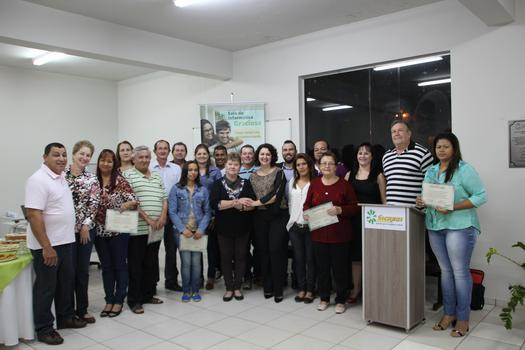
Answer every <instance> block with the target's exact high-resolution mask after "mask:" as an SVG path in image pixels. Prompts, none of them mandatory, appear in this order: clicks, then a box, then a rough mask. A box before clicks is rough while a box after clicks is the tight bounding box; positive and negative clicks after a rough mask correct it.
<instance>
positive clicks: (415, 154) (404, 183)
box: [383, 142, 433, 205]
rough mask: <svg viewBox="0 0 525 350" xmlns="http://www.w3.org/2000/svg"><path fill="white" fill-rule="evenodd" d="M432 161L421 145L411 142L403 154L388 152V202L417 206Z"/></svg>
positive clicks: (392, 150)
mask: <svg viewBox="0 0 525 350" xmlns="http://www.w3.org/2000/svg"><path fill="white" fill-rule="evenodd" d="M432 161H433V157H432V154H431V153H430V152H429V151H428V150H427V149H426V148H425V147H423V146H421V145H420V144H419V143H415V142H411V143H410V145H409V146H408V148H407V149H405V150H404V151H403V152H402V153H401V154H397V151H396V149H395V148H393V149H391V150H388V151H387V152H386V153H385V155H384V156H383V171H384V174H385V177H386V202H387V203H388V204H394V205H399V204H401V205H407V204H408V205H415V204H416V197H417V196H418V195H419V194H421V187H422V186H423V179H424V177H425V172H426V171H427V169H428V167H430V166H431V165H432Z"/></svg>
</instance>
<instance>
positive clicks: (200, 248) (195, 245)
mask: <svg viewBox="0 0 525 350" xmlns="http://www.w3.org/2000/svg"><path fill="white" fill-rule="evenodd" d="M207 247H208V236H206V235H203V236H202V237H201V238H200V239H194V238H193V237H190V238H188V237H186V236H184V235H183V234H182V233H181V235H180V244H179V250H180V251H184V250H187V251H190V252H205V251H206V248H207Z"/></svg>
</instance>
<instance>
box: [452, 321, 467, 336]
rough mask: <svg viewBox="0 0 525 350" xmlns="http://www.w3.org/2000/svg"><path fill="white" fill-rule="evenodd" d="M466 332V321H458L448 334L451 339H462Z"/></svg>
mask: <svg viewBox="0 0 525 350" xmlns="http://www.w3.org/2000/svg"><path fill="white" fill-rule="evenodd" d="M461 326H463V327H461ZM460 328H463V329H460ZM468 331H469V327H468V321H459V322H458V323H457V325H456V326H454V329H453V330H452V332H450V336H451V337H453V338H459V337H463V336H465V335H466V334H467V333H468Z"/></svg>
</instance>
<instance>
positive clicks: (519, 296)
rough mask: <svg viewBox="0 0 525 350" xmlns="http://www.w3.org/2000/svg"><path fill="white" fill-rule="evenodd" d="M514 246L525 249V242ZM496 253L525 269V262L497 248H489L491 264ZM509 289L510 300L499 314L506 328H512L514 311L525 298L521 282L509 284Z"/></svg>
mask: <svg viewBox="0 0 525 350" xmlns="http://www.w3.org/2000/svg"><path fill="white" fill-rule="evenodd" d="M512 247H514V248H521V249H523V250H524V251H525V244H523V243H522V242H518V243H516V244H514V245H513V246H512ZM494 255H498V256H500V257H502V258H504V259H506V260H507V261H510V262H511V263H513V264H515V265H517V266H519V267H521V268H522V269H523V270H525V263H522V264H520V263H519V262H517V261H516V260H514V259H511V258H509V257H508V256H505V255H503V254H501V253H500V252H498V251H497V250H496V249H495V248H489V250H488V252H487V255H486V256H487V262H488V263H489V264H490V259H491V258H492V256H494ZM509 291H510V300H509V302H508V303H507V307H504V308H503V309H502V312H501V314H499V317H500V318H501V320H502V321H503V323H504V324H505V328H507V329H512V313H513V312H516V306H518V304H521V305H523V300H524V298H525V287H524V286H523V285H521V284H515V285H513V286H509Z"/></svg>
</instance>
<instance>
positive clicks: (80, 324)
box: [57, 317, 87, 329]
mask: <svg viewBox="0 0 525 350" xmlns="http://www.w3.org/2000/svg"><path fill="white" fill-rule="evenodd" d="M86 325H87V322H86V321H84V320H81V319H80V318H76V317H73V318H72V319H69V320H66V321H62V322H57V326H58V327H57V329H65V328H84V327H85V326H86Z"/></svg>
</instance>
